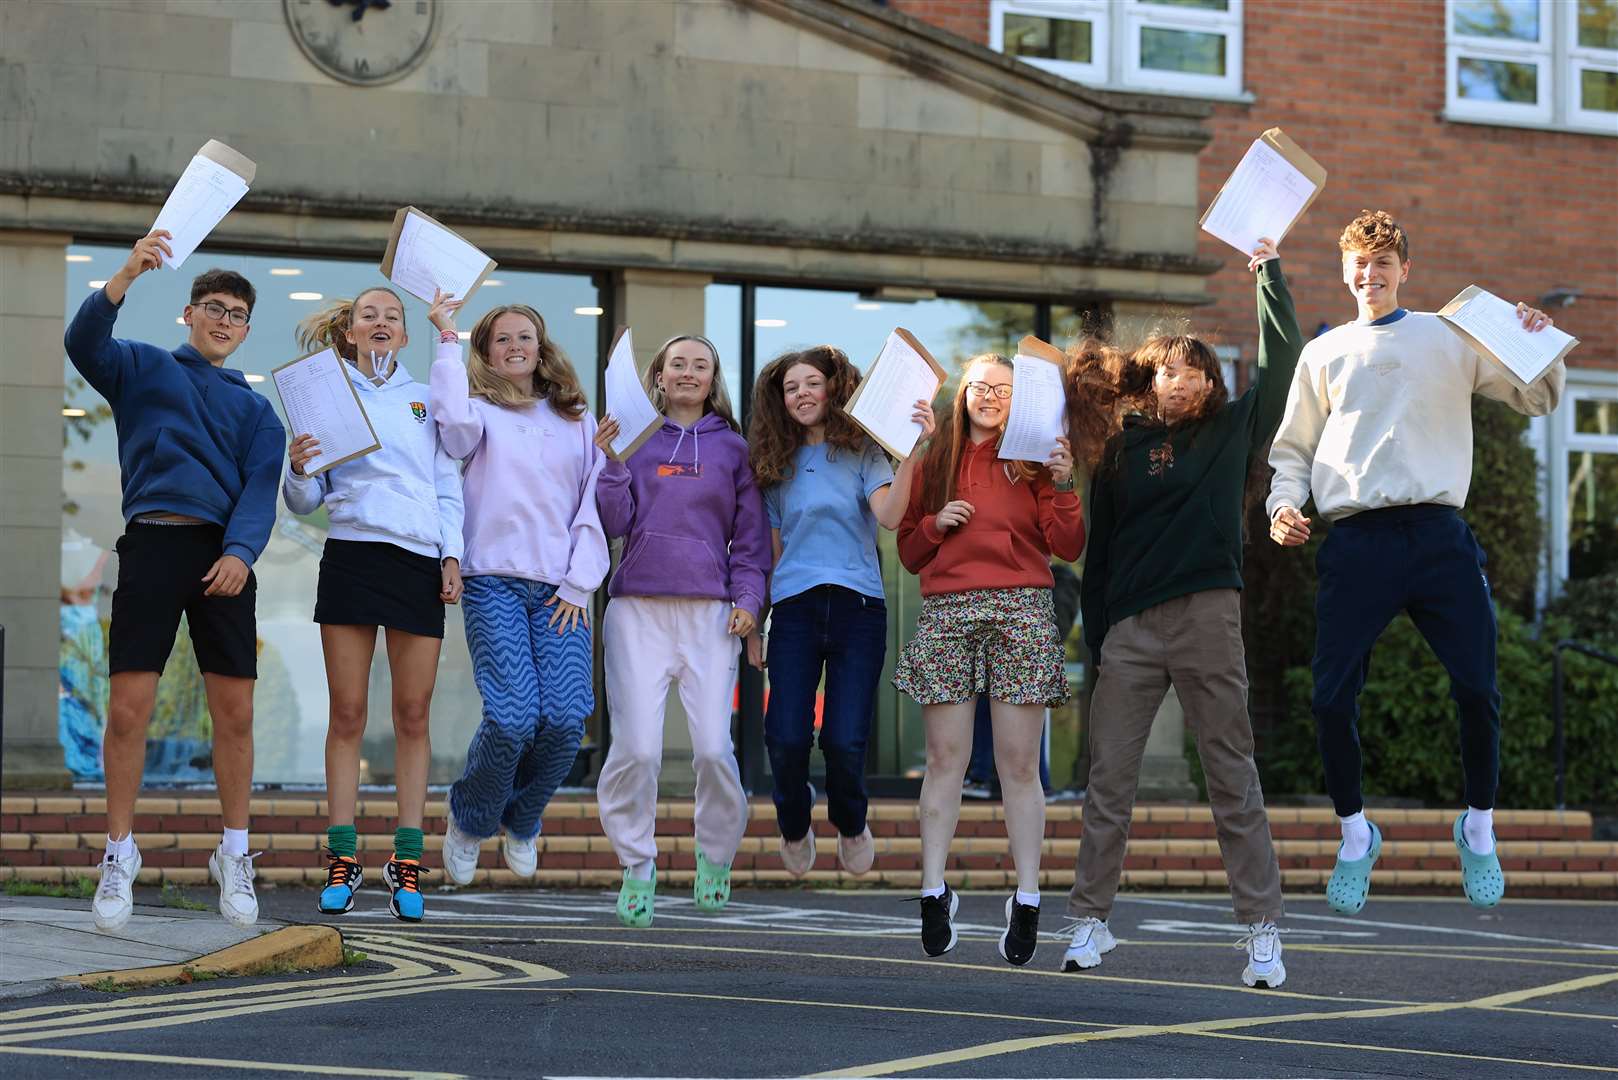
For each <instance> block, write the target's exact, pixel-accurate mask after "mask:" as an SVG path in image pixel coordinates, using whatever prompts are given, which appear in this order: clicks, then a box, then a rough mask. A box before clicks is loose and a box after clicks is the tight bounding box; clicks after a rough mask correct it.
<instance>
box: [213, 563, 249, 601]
mask: <svg viewBox="0 0 1618 1080" xmlns="http://www.w3.org/2000/svg"><path fill="white" fill-rule="evenodd" d="M202 580H203V581H206V582H208V587H207V588H206V589H204V590H202V595H203V596H235V595H237V594H238V593H240V592H241V591H242V587H243V586H244V585H246V584H247V564H246V563H244V562H242V561H241V560H240V559H238V558H237V557H236V556H234V555H221V556H219V558H218V559H216V560H214V564H213V566H211V567H209V568H208V572H207V573H206V574H203V575H202Z"/></svg>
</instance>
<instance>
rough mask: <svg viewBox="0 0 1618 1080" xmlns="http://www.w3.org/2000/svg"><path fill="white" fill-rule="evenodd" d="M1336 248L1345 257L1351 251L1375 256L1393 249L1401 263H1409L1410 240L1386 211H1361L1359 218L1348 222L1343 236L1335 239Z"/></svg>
mask: <svg viewBox="0 0 1618 1080" xmlns="http://www.w3.org/2000/svg"><path fill="white" fill-rule="evenodd" d="M1337 247H1338V248H1339V249H1340V250H1341V251H1342V252H1343V254H1345V255H1347V254H1348V253H1349V252H1351V251H1363V252H1365V253H1366V254H1367V255H1375V254H1376V253H1377V252H1379V251H1385V250H1387V249H1388V248H1394V249H1396V250H1397V251H1398V252H1399V261H1400V262H1401V263H1407V262H1409V261H1410V238H1409V237H1408V236H1406V235H1405V231H1404V229H1402V228H1401V227H1400V226H1399V223H1398V222H1397V221H1394V220H1393V215H1392V214H1390V213H1388V212H1387V211H1386V210H1361V211H1360V216H1359V217H1357V218H1355V219H1354V220H1353V221H1350V222H1349V223H1348V225H1347V226H1346V227H1345V228H1344V229H1343V235H1342V236H1339V237H1338V238H1337Z"/></svg>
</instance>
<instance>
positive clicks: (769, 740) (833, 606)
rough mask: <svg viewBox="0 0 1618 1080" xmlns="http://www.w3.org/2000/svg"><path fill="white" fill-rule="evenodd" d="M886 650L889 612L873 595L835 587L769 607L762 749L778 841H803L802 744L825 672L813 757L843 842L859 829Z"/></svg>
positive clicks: (807, 739) (807, 740) (807, 797)
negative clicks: (770, 777)
mask: <svg viewBox="0 0 1618 1080" xmlns="http://www.w3.org/2000/svg"><path fill="white" fill-rule="evenodd" d="M887 648H888V608H887V605H886V604H885V603H884V602H883V601H882V600H880V599H878V598H876V597H872V596H865V595H863V594H861V593H857V592H854V591H853V590H852V589H845V588H843V587H841V586H839V585H820V586H817V587H815V588H813V589H810V590H809V591H808V592H802V593H799V594H798V595H797V596H793V597H789V598H787V599H786V600H783V601H782V602H781V603H779V604H776V605H775V607H774V610H773V612H772V614H771V616H770V641H769V652H768V656H769V672H770V701H769V707H768V708H767V709H766V710H765V712H764V745H765V746H766V747H767V748H768V749H769V752H770V769H771V771H772V772H773V773H774V777H775V818H776V822H777V823H778V824H779V826H780V828H781V835H782V836H784V837H786V838H787V839H788V840H801V839H802V838H803V835H804V834H805V833H807V832H808V831H809V811H810V809H811V807H812V806H813V804H814V801H813V799H812V797H811V794H810V789H809V748H810V746H811V745H812V744H813V742H814V735H815V690H816V688H818V687H819V686H820V678H821V671H822V669H824V671H825V676H826V686H825V697H824V702H823V704H822V707H821V718H820V752H821V754H823V755H824V756H825V758H826V802H827V808H828V811H829V815H830V817H831V821H832V824H833V825H835V826H837V831H838V832H839V833H841V834H842V835H844V836H858V835H859V834H860V833H861V832H862V831H864V829H865V809H866V803H867V799H866V795H865V745H866V743H867V742H868V741H869V739H870V736H871V710H872V709H873V707H874V706H875V703H876V689H877V685H878V683H879V682H880V681H881V679H882V660H883V657H884V656H885V655H886V654H887Z"/></svg>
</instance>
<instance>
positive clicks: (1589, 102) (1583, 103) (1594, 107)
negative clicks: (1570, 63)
mask: <svg viewBox="0 0 1618 1080" xmlns="http://www.w3.org/2000/svg"><path fill="white" fill-rule="evenodd" d="M1579 108H1581V109H1589V110H1591V111H1593V112H1618V71H1597V70H1596V69H1594V68H1585V69H1584V70H1583V71H1581V72H1579Z"/></svg>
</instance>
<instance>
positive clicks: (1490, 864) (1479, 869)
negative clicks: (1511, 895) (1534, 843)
mask: <svg viewBox="0 0 1618 1080" xmlns="http://www.w3.org/2000/svg"><path fill="white" fill-rule="evenodd" d="M1465 820H1466V811H1464V810H1463V811H1461V816H1460V817H1458V818H1456V819H1455V828H1454V829H1453V830H1452V834H1453V835H1454V837H1455V850H1457V851H1459V852H1460V853H1461V890H1462V891H1463V892H1465V893H1466V898H1467V899H1468V900H1470V901H1472V906H1473V907H1483V908H1489V907H1494V906H1495V905H1496V904H1498V903H1499V902H1500V898H1501V897H1502V896H1505V895H1506V875H1505V874H1503V873H1501V872H1500V841H1499V840H1498V839H1496V840H1495V842H1494V850H1492V851H1490V852H1489V853H1488V854H1487V855H1478V854H1476V853H1474V852H1473V851H1472V849H1471V848H1469V847H1467V846H1466V837H1465V836H1463V835H1462V833H1461V823H1462V822H1463V821H1465ZM1490 835H1491V836H1493V834H1492V833H1491V834H1490Z"/></svg>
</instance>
